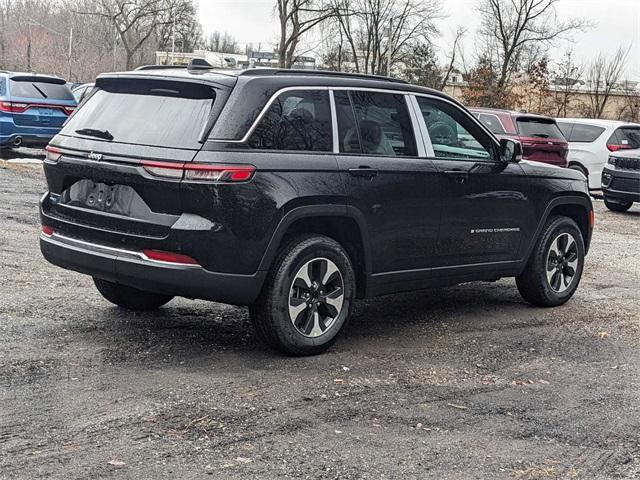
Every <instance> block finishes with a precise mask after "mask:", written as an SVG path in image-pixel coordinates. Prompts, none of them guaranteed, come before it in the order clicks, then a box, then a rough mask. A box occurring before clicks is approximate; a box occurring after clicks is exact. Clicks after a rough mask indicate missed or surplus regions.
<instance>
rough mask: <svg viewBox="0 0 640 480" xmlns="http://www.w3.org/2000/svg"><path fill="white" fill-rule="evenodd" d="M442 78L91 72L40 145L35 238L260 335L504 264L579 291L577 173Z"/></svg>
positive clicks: (89, 266)
mask: <svg viewBox="0 0 640 480" xmlns="http://www.w3.org/2000/svg"><path fill="white" fill-rule="evenodd" d="M521 153H522V150H521V147H520V144H519V143H518V142H517V141H514V140H509V139H504V140H501V141H498V140H497V139H496V137H495V136H494V135H493V134H492V133H491V132H490V131H489V130H488V129H487V128H486V127H485V126H484V125H483V124H482V123H480V122H479V121H478V120H477V119H476V118H475V117H474V116H473V115H471V114H470V113H469V112H468V111H467V110H466V109H465V108H464V107H463V106H462V105H460V104H459V103H458V102H456V101H455V100H453V99H452V98H450V97H448V96H446V95H444V94H443V93H441V92H438V91H434V90H430V89H427V88H422V87H417V86H413V85H410V84H407V83H404V82H400V81H396V80H392V79H388V78H383V77H373V76H364V75H348V74H340V73H330V72H318V71H295V70H270V69H252V70H244V71H229V70H226V71H216V70H213V69H206V68H204V69H203V68H196V67H195V66H193V67H192V68H188V69H187V68H182V69H178V68H165V69H158V68H146V69H142V70H137V71H133V72H126V73H118V74H105V75H102V76H100V77H99V78H98V79H97V82H96V85H95V88H94V89H93V91H92V92H91V93H90V96H89V97H88V99H86V100H85V101H84V102H83V105H82V106H81V108H80V109H79V110H78V111H77V112H76V113H75V114H74V115H73V116H72V117H71V118H70V120H69V121H68V122H67V123H66V125H65V126H64V128H63V130H62V131H61V132H60V134H59V135H57V136H56V137H55V138H54V139H53V140H52V142H51V143H50V145H49V147H48V152H47V157H46V161H45V162H44V169H45V173H46V177H47V183H48V187H49V191H48V192H47V193H46V194H45V195H44V197H43V198H42V201H41V210H40V213H41V218H42V225H43V227H42V233H41V236H40V245H41V249H42V253H43V254H44V256H45V257H46V259H47V260H49V261H50V262H52V263H54V264H56V265H59V266H61V267H63V268H68V269H71V270H76V271H78V272H82V273H85V274H88V275H90V276H92V277H93V280H94V282H95V285H96V287H97V289H98V291H99V292H100V293H101V294H102V295H103V296H104V297H105V298H106V299H107V300H109V301H110V302H113V303H114V304H116V305H119V306H120V307H123V308H127V309H133V310H146V309H153V308H158V307H160V306H161V305H163V304H165V303H167V302H168V301H169V300H171V298H172V297H173V296H183V297H189V298H200V299H207V300H213V301H218V302H224V303H230V304H235V305H247V306H249V309H250V313H251V318H252V320H253V322H254V325H255V327H256V330H257V332H258V333H259V334H260V336H261V337H262V338H263V339H264V340H266V342H268V343H269V344H270V345H271V346H273V347H276V348H278V349H280V350H282V351H284V352H287V353H290V354H295V355H305V354H314V353H319V352H321V351H323V350H325V349H326V348H328V347H329V346H330V345H331V344H332V343H333V342H334V340H335V339H336V337H337V335H338V333H339V332H340V330H341V329H342V328H343V327H344V325H345V323H346V322H347V320H348V319H349V315H350V312H351V309H352V306H353V303H354V300H355V299H356V298H366V297H372V296H376V295H383V294H389V293H394V292H401V291H409V290H416V289H423V288H427V287H434V286H443V285H454V284H458V283H461V282H468V281H473V280H496V279H498V278H501V277H515V278H516V283H517V287H518V289H519V291H520V293H521V294H522V296H523V297H524V298H525V299H526V300H527V301H529V302H531V303H533V304H535V305H540V306H557V305H561V304H563V303H564V302H566V301H567V300H568V299H569V298H571V296H572V295H573V294H574V292H575V290H576V288H577V287H578V283H579V281H580V277H581V274H582V270H583V266H584V256H585V254H586V252H587V250H588V247H589V240H590V238H591V232H592V227H593V209H592V206H591V201H590V199H589V195H588V193H587V185H586V182H585V179H584V176H583V175H581V174H580V173H578V172H574V171H572V170H569V169H566V168H557V167H552V166H548V165H543V164H540V163H535V162H528V161H520V158H521Z"/></svg>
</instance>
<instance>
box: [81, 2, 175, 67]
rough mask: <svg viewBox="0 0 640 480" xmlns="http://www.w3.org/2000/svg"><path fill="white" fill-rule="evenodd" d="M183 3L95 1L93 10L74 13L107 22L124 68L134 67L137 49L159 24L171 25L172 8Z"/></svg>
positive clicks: (155, 30) (138, 49) (173, 9)
mask: <svg viewBox="0 0 640 480" xmlns="http://www.w3.org/2000/svg"><path fill="white" fill-rule="evenodd" d="M180 5H184V1H180V2H177V1H173V0H98V2H97V7H98V8H97V9H96V10H94V11H89V12H87V11H82V12H77V13H83V14H89V15H100V16H102V17H104V18H106V19H108V20H109V22H110V23H111V24H112V26H113V28H114V29H115V32H116V33H117V35H118V36H119V39H120V41H121V42H122V46H123V47H124V49H125V54H126V68H127V70H130V69H131V68H133V66H134V57H135V55H136V54H137V53H138V52H139V51H140V49H141V47H142V46H143V45H144V44H145V43H146V42H147V40H149V38H151V36H152V35H153V34H154V33H156V32H157V29H158V28H159V27H161V26H163V25H168V24H170V23H173V13H174V12H175V9H176V8H180Z"/></svg>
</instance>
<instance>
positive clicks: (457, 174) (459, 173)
mask: <svg viewBox="0 0 640 480" xmlns="http://www.w3.org/2000/svg"><path fill="white" fill-rule="evenodd" d="M444 174H445V175H447V176H451V177H453V180H454V182H456V183H464V182H466V181H467V179H468V178H469V172H466V171H464V170H445V171H444Z"/></svg>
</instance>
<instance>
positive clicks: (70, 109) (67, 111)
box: [62, 107, 76, 115]
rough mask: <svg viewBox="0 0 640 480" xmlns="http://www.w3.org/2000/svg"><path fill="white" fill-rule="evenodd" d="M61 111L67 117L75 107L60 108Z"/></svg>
mask: <svg viewBox="0 0 640 480" xmlns="http://www.w3.org/2000/svg"><path fill="white" fill-rule="evenodd" d="M62 110H63V111H64V113H66V114H67V115H71V114H72V113H73V112H75V110H76V107H62Z"/></svg>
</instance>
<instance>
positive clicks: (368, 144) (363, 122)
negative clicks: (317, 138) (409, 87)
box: [335, 91, 417, 157]
mask: <svg viewBox="0 0 640 480" xmlns="http://www.w3.org/2000/svg"><path fill="white" fill-rule="evenodd" d="M350 100H351V101H350ZM335 101H336V115H337V118H338V136H339V144H340V152H342V153H363V154H366V155H382V156H409V157H412V156H416V155H417V150H416V141H415V138H414V136H413V128H412V126H411V117H410V116H409V110H408V109H407V102H406V100H405V96H404V95H402V94H391V93H377V92H365V91H351V92H344V91H336V92H335Z"/></svg>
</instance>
